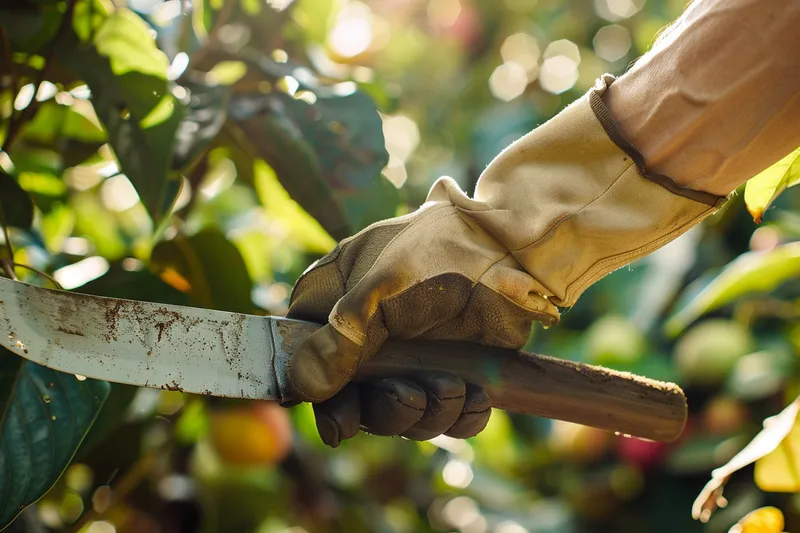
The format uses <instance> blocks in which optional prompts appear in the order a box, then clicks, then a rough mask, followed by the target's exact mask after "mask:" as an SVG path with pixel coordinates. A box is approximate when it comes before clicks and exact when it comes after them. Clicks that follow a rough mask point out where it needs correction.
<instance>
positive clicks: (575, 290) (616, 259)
mask: <svg viewBox="0 0 800 533" xmlns="http://www.w3.org/2000/svg"><path fill="white" fill-rule="evenodd" d="M716 211H717V209H716V208H715V207H709V208H708V209H706V210H705V211H703V212H701V213H700V214H699V215H697V216H696V217H694V218H692V219H691V220H690V221H688V222H686V223H685V224H682V225H681V226H678V227H677V228H675V229H673V230H672V231H670V232H669V233H667V234H666V235H664V236H663V237H660V238H658V239H656V240H654V241H651V242H649V243H647V244H644V245H642V246H640V247H639V248H636V249H634V250H629V251H627V252H623V253H621V254H617V255H612V256H610V257H606V258H604V259H601V260H599V261H597V262H596V263H595V264H594V265H593V266H592V267H591V268H589V270H587V271H586V272H584V273H583V274H582V275H581V276H579V277H578V279H577V280H575V281H574V282H572V283H571V284H570V285H569V286H568V287H567V290H566V291H565V295H564V299H563V300H562V303H561V304H560V305H564V306H566V307H570V306H572V305H573V304H574V300H576V299H577V296H576V295H580V294H581V293H582V292H583V291H584V290H585V289H586V287H588V286H589V285H591V284H592V283H594V282H595V281H596V276H597V272H598V271H605V270H607V269H608V265H613V264H614V263H620V262H621V264H620V265H619V267H617V268H620V267H622V266H625V265H626V264H628V263H629V262H630V261H632V260H634V259H638V258H639V257H641V256H642V255H645V254H647V253H649V252H650V251H652V250H655V249H657V248H660V247H661V246H663V245H664V244H666V243H668V242H669V241H671V240H673V239H674V238H677V236H679V235H681V234H683V233H685V232H687V231H688V230H689V229H691V228H692V227H693V226H695V225H696V224H699V223H700V221H702V220H703V219H704V218H706V217H708V216H710V215H712V214H714V213H715V212H716ZM614 270H616V269H614Z"/></svg>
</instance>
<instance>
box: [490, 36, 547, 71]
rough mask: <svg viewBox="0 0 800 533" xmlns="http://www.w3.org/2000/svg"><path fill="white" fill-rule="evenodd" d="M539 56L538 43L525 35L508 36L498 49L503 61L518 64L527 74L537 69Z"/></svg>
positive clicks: (533, 38)
mask: <svg viewBox="0 0 800 533" xmlns="http://www.w3.org/2000/svg"><path fill="white" fill-rule="evenodd" d="M541 54H542V52H541V50H539V43H538V41H536V38H535V37H533V36H531V35H528V34H527V33H515V34H514V35H511V36H509V37H508V38H506V40H505V41H503V45H502V46H501V47H500V56H501V57H502V58H503V61H506V62H509V61H513V62H515V63H518V64H519V65H521V66H522V67H523V68H525V70H527V71H528V72H530V71H536V70H537V69H538V66H539V57H540V56H541Z"/></svg>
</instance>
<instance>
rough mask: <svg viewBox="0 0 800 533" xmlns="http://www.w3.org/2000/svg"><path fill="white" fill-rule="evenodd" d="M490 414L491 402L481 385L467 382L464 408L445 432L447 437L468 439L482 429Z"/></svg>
mask: <svg viewBox="0 0 800 533" xmlns="http://www.w3.org/2000/svg"><path fill="white" fill-rule="evenodd" d="M491 414H492V403H491V400H490V399H489V395H488V394H486V391H485V390H483V387H479V386H478V385H473V384H472V383H467V395H466V400H465V401H464V409H463V410H462V412H461V416H459V417H458V420H456V423H455V424H453V426H452V427H451V428H450V429H449V430H447V431H446V432H445V435H447V436H448V437H453V438H455V439H468V438H470V437H474V436H475V435H477V434H478V433H480V432H481V431H483V430H484V428H485V427H486V424H488V423H489V417H490V416H491Z"/></svg>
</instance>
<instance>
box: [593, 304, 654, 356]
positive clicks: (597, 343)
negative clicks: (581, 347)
mask: <svg viewBox="0 0 800 533" xmlns="http://www.w3.org/2000/svg"><path fill="white" fill-rule="evenodd" d="M586 348H587V351H588V357H589V362H591V363H593V364H596V365H603V366H618V365H630V364H633V363H635V362H637V361H639V359H641V358H642V355H643V354H644V350H645V339H644V335H642V332H641V331H639V328H637V327H636V326H634V325H633V324H631V323H630V322H629V321H628V320H626V319H624V318H623V317H619V316H608V317H604V318H601V319H600V320H598V321H596V322H595V323H594V324H592V326H591V327H590V328H589V330H588V331H587V332H586Z"/></svg>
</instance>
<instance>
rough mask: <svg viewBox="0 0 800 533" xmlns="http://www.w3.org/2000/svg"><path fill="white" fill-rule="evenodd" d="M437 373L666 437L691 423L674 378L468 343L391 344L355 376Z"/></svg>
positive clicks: (509, 399)
mask: <svg viewBox="0 0 800 533" xmlns="http://www.w3.org/2000/svg"><path fill="white" fill-rule="evenodd" d="M426 370H439V371H445V372H450V373H452V374H455V375H457V376H459V377H461V378H462V379H463V380H464V381H465V382H468V383H474V384H476V385H480V386H482V387H484V389H485V390H486V392H487V393H488V394H489V398H490V399H491V401H492V407H494V408H497V409H503V410H505V411H509V412H512V413H520V414H528V415H536V416H542V417H546V418H554V419H558V420H565V421H568V422H574V423H577V424H583V425H586V426H593V427H596V428H600V429H604V430H608V431H613V432H616V433H619V434H624V435H628V436H633V437H639V438H643V439H649V440H654V441H661V442H672V441H674V440H676V439H677V438H678V437H679V436H680V434H681V432H682V431H683V427H684V424H685V423H686V416H687V415H686V413H687V408H686V397H685V396H684V394H683V391H682V390H681V388H680V387H679V386H678V385H676V384H674V383H664V382H660V381H655V380H652V379H648V378H645V377H641V376H637V375H635V374H631V373H628V372H618V371H615V370H610V369H608V368H603V367H599V366H593V365H587V364H582V363H575V362H572V361H566V360H562V359H556V358H554V357H548V356H544V355H537V354H532V353H526V352H518V351H515V350H508V349H503V348H492V347H488V346H482V345H478V344H472V343H466V342H449V341H389V342H387V343H385V344H384V345H383V346H382V347H381V349H380V351H379V352H378V353H377V354H376V355H375V356H374V357H373V358H372V359H371V360H370V361H368V362H367V363H366V364H365V365H364V366H363V367H362V368H361V370H360V371H359V372H358V374H357V375H356V381H363V380H368V379H374V378H379V377H393V376H397V377H400V376H403V375H413V374H414V372H419V371H426Z"/></svg>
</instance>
